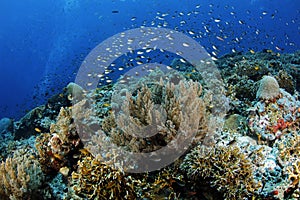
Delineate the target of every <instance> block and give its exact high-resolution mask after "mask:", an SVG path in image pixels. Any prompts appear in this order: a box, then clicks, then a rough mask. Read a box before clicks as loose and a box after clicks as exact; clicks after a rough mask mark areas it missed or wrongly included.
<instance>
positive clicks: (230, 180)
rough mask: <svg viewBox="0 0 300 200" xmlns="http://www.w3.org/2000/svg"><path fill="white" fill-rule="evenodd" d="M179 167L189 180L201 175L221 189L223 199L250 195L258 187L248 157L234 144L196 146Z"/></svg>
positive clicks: (210, 183) (198, 177)
mask: <svg viewBox="0 0 300 200" xmlns="http://www.w3.org/2000/svg"><path fill="white" fill-rule="evenodd" d="M180 168H181V169H182V170H183V171H184V172H185V173H186V174H187V176H188V177H189V178H190V179H192V180H196V181H197V180H201V179H204V180H205V181H207V182H208V184H209V185H210V186H212V187H215V188H216V189H217V190H218V191H220V192H222V193H223V195H224V198H225V199H243V198H245V197H250V196H252V195H253V194H254V192H255V191H256V190H257V189H258V188H259V186H260V184H259V183H256V181H255V180H254V177H253V171H252V167H251V161H250V160H249V159H247V158H246V156H245V155H244V154H243V153H242V152H241V150H240V149H239V148H238V147H237V146H215V147H206V146H203V145H202V146H201V145H199V146H197V147H195V148H194V149H193V150H192V151H191V152H190V153H189V154H187V156H186V157H185V159H184V161H183V163H182V164H181V166H180Z"/></svg>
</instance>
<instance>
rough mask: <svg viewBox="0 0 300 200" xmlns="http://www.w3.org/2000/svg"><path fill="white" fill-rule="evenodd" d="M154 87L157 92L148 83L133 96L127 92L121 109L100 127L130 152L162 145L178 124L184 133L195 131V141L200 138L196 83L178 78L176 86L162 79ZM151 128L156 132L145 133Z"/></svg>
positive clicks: (201, 117)
mask: <svg viewBox="0 0 300 200" xmlns="http://www.w3.org/2000/svg"><path fill="white" fill-rule="evenodd" d="M156 87H159V88H160V91H161V92H160V93H159V94H156V93H155V92H152V91H153V90H154V89H153V88H151V87H149V86H143V87H142V88H141V90H140V91H138V93H137V95H136V97H134V96H132V94H129V93H127V94H126V102H124V103H123V104H120V105H123V106H122V108H121V109H122V112H120V113H115V115H114V116H108V117H107V118H105V119H104V121H103V125H102V127H103V130H108V131H109V132H107V133H106V134H108V135H110V136H111V138H112V140H113V142H114V143H116V144H118V145H121V146H127V147H128V149H129V150H130V151H133V152H151V151H154V150H156V149H159V148H161V147H162V146H164V145H166V144H167V143H169V142H170V141H171V140H172V139H173V138H174V137H175V136H176V135H177V132H178V131H179V128H181V129H182V130H185V131H186V133H185V134H187V135H190V134H192V132H193V131H197V134H196V138H197V141H201V140H202V139H203V138H204V136H205V133H206V131H205V128H206V127H205V124H206V123H205V117H206V116H205V115H206V114H205V107H204V103H203V101H202V100H201V98H200V94H201V87H200V86H199V85H198V83H196V82H192V81H189V82H188V81H186V82H184V81H180V82H179V84H178V85H176V86H175V85H174V84H171V83H163V82H161V83H160V84H159V86H156ZM158 98H159V100H157V99H158ZM155 99H156V100H155ZM155 102H160V105H159V106H160V108H157V107H156V108H154V105H155ZM156 105H157V104H156ZM182 106H185V108H183V107H182ZM155 110H156V111H155ZM112 114H114V113H112ZM161 122H164V123H161ZM158 123H159V124H158ZM186 123H188V124H186ZM116 124H118V127H117V126H116ZM108 126H110V127H108ZM149 126H151V127H149ZM150 128H151V129H150ZM153 131H155V133H156V134H155V135H154V136H151V137H146V136H147V135H144V134H149V132H150V133H151V134H152V132H153ZM133 134H135V135H139V136H140V137H138V138H137V137H134V136H133Z"/></svg>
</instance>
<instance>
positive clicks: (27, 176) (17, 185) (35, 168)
mask: <svg viewBox="0 0 300 200" xmlns="http://www.w3.org/2000/svg"><path fill="white" fill-rule="evenodd" d="M0 176H1V178H0V197H1V199H15V200H23V199H34V198H37V197H38V194H39V193H38V192H39V190H38V189H39V187H41V185H42V183H43V180H44V174H43V172H42V170H41V167H40V164H39V162H38V161H37V160H35V158H34V156H33V155H31V154H29V153H25V154H23V153H20V152H15V155H14V156H13V157H12V158H7V159H6V161H5V162H2V163H1V164H0Z"/></svg>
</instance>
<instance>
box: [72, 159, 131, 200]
mask: <svg viewBox="0 0 300 200" xmlns="http://www.w3.org/2000/svg"><path fill="white" fill-rule="evenodd" d="M130 182H131V181H130V177H126V176H125V174H124V172H122V171H120V170H116V169H113V168H111V167H110V166H109V165H105V164H102V163H100V162H99V161H97V160H96V159H94V158H93V157H91V156H89V155H87V156H85V157H83V158H82V159H81V160H79V161H78V169H77V171H76V172H73V173H72V183H71V185H72V190H71V191H70V193H69V196H71V197H72V198H75V199H82V198H84V199H103V200H107V199H114V200H115V199H116V200H117V199H120V200H121V199H135V193H134V188H133V187H132V185H131V184H130Z"/></svg>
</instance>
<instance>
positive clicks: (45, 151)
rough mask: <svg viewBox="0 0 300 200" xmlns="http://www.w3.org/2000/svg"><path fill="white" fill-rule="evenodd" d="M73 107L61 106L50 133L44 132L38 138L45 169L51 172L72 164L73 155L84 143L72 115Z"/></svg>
mask: <svg viewBox="0 0 300 200" xmlns="http://www.w3.org/2000/svg"><path fill="white" fill-rule="evenodd" d="M71 114H72V113H71V108H61V110H60V112H59V115H58V117H57V121H56V123H55V124H52V125H51V127H50V133H43V134H41V135H39V136H38V137H37V139H36V148H37V150H38V152H39V156H40V163H41V164H42V166H43V171H45V172H47V173H50V172H51V171H58V170H59V169H60V168H61V167H63V166H66V165H71V163H72V160H73V162H76V161H75V160H74V159H73V157H72V156H73V155H74V154H76V153H78V150H79V149H80V148H81V146H82V144H81V142H80V138H79V136H78V134H77V131H76V126H75V123H74V122H73V118H72V115H71Z"/></svg>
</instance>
